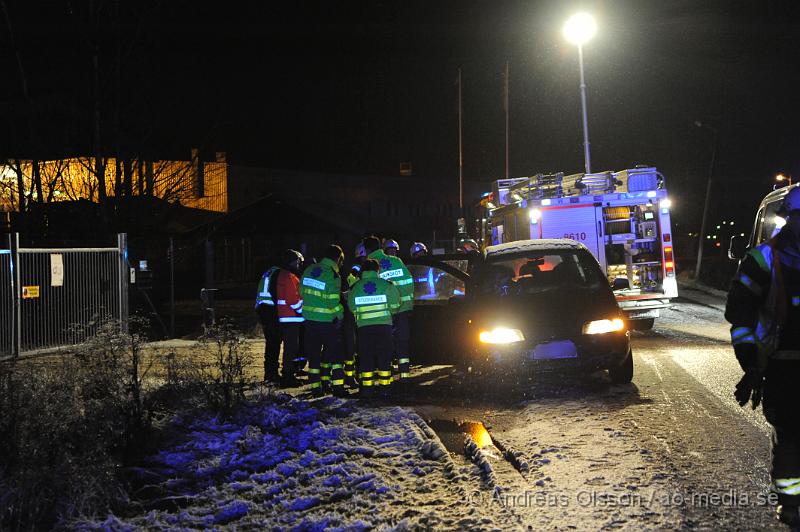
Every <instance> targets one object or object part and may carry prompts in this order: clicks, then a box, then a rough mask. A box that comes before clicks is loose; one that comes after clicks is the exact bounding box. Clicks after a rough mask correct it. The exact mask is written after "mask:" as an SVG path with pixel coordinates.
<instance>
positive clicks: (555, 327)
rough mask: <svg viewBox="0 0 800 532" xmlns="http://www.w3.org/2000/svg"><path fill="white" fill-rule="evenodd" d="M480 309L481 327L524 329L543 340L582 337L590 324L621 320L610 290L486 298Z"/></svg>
mask: <svg viewBox="0 0 800 532" xmlns="http://www.w3.org/2000/svg"><path fill="white" fill-rule="evenodd" d="M477 309H478V310H477V311H476V316H475V319H476V322H477V323H478V324H479V325H480V326H481V327H485V328H494V327H510V328H514V329H520V330H521V331H522V332H523V334H524V335H525V338H526V339H539V340H541V339H549V338H564V337H571V336H575V335H580V334H581V330H582V328H583V325H584V324H585V323H586V322H588V321H592V320H599V319H611V318H616V317H620V310H619V306H618V305H617V302H616V301H615V300H614V296H613V295H612V293H611V291H610V290H609V291H608V293H605V292H603V291H599V290H596V289H581V288H575V289H567V288H564V289H554V290H548V291H543V292H539V293H536V294H525V295H515V296H506V297H492V298H485V299H484V300H482V301H480V302H479V304H478V306H477Z"/></svg>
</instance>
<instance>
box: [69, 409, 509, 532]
mask: <svg viewBox="0 0 800 532" xmlns="http://www.w3.org/2000/svg"><path fill="white" fill-rule="evenodd" d="M175 427H176V430H177V432H176V437H175V439H174V442H173V444H172V445H170V446H169V447H168V448H166V449H164V450H163V451H162V452H160V453H158V454H157V455H155V456H153V457H152V458H151V459H150V460H149V461H148V463H146V464H145V465H144V466H143V467H142V468H140V469H138V470H136V471H135V472H134V473H135V474H136V476H137V477H138V479H139V483H140V487H139V488H138V490H137V492H136V493H134V494H133V498H134V503H133V504H132V512H131V514H130V515H129V516H127V517H124V516H109V517H108V519H106V520H105V521H104V522H98V523H93V524H92V523H86V524H85V525H84V528H87V529H92V528H94V529H100V528H104V529H113V530H124V529H134V528H143V527H144V528H148V529H174V528H186V527H189V528H206V527H223V526H226V525H227V526H228V527H236V528H249V529H262V528H263V529H285V530H322V529H331V530H337V529H339V530H366V529H382V528H396V529H400V530H402V529H424V528H442V527H443V528H454V527H460V528H470V529H476V528H482V529H492V528H499V529H508V528H514V527H518V526H520V522H519V519H518V518H517V517H516V516H515V515H513V514H512V513H510V512H508V511H504V510H502V509H501V511H497V509H496V508H495V509H492V510H491V511H487V510H485V509H482V508H480V507H478V506H477V505H474V504H468V503H467V499H468V497H469V495H470V494H471V493H473V491H474V489H475V487H476V486H479V485H480V483H481V482H482V477H481V471H480V470H479V468H478V467H477V466H475V465H473V464H471V463H465V464H462V465H461V466H457V465H456V464H455V463H454V462H453V461H452V459H451V457H450V455H449V454H448V453H447V451H446V450H445V448H444V447H443V446H442V443H441V441H440V440H439V439H438V437H437V436H436V435H435V433H433V431H431V429H430V428H429V427H428V426H427V425H426V424H425V422H424V421H423V420H422V419H421V418H420V417H419V416H418V415H417V414H416V413H414V412H413V411H412V410H409V409H405V408H399V407H381V408H365V407H363V406H360V405H358V403H356V402H355V401H345V400H341V399H334V398H326V399H320V400H316V401H311V402H309V401H306V400H303V399H299V398H295V397H292V396H290V395H286V394H273V395H268V396H267V397H265V398H264V399H263V400H261V401H260V402H258V403H256V404H252V405H250V406H248V407H246V408H243V409H242V411H241V412H240V413H239V414H238V415H237V416H236V417H235V418H233V419H231V420H229V421H228V422H221V421H219V420H217V419H215V418H212V417H204V418H196V419H186V420H177V422H176V424H175Z"/></svg>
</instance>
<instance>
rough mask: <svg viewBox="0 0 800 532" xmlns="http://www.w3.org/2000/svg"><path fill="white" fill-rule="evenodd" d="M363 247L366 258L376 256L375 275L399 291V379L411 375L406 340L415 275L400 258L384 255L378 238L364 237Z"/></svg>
mask: <svg viewBox="0 0 800 532" xmlns="http://www.w3.org/2000/svg"><path fill="white" fill-rule="evenodd" d="M364 248H365V250H366V252H367V258H368V259H375V260H376V261H377V262H378V266H379V267H380V270H379V272H378V276H379V277H380V278H381V279H384V280H386V281H390V282H391V283H392V284H394V285H395V286H396V287H397V291H398V292H399V293H400V308H399V309H398V311H397V314H395V316H394V329H393V332H392V335H393V337H394V347H395V356H396V357H397V366H398V373H399V377H400V380H401V381H404V380H405V379H408V378H409V377H411V367H410V366H411V355H410V353H409V351H410V349H409V347H410V346H409V343H410V337H411V328H410V327H411V324H410V317H411V311H412V310H413V308H414V278H413V277H411V273H410V272H409V271H408V268H406V266H405V264H403V261H402V260H401V259H400V258H399V257H393V256H390V255H387V254H386V253H385V252H384V251H383V250H382V249H381V242H380V240H378V238H377V237H374V236H370V237H367V238H365V239H364Z"/></svg>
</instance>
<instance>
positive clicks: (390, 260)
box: [367, 249, 414, 312]
mask: <svg viewBox="0 0 800 532" xmlns="http://www.w3.org/2000/svg"><path fill="white" fill-rule="evenodd" d="M367 258H369V259H375V260H376V261H378V264H380V270H379V271H378V275H379V276H380V278H381V279H384V280H386V281H391V283H392V284H394V285H395V286H396V287H397V291H398V292H400V309H399V310H398V312H407V311H409V310H412V309H413V308H414V278H413V277H412V276H411V272H409V271H408V268H406V265H405V264H403V261H402V260H401V259H400V258H399V257H393V256H391V255H387V254H386V253H384V252H383V250H381V249H379V250H377V251H373V252H372V253H370V254H369V255H368V256H367Z"/></svg>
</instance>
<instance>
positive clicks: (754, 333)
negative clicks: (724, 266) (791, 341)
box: [725, 238, 786, 369]
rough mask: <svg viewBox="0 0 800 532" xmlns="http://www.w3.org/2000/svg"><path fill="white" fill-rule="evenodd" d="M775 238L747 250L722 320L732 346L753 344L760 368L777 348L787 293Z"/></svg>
mask: <svg viewBox="0 0 800 532" xmlns="http://www.w3.org/2000/svg"><path fill="white" fill-rule="evenodd" d="M775 246H776V239H775V238H773V239H770V240H769V241H768V242H765V243H764V244H761V245H759V246H756V247H754V248H751V249H749V250H748V251H747V254H746V255H745V258H744V260H742V264H741V265H740V266H739V270H738V272H737V273H736V276H735V277H734V279H733V282H732V283H731V289H730V292H729V293H728V302H727V305H726V308H725V318H726V319H727V320H728V321H729V322H730V323H731V343H732V344H733V345H734V346H736V345H739V344H748V343H749V344H754V345H756V347H757V348H758V353H759V359H760V360H759V366H762V369H763V367H765V366H766V362H767V360H768V359H769V358H770V357H772V356H773V355H774V354H775V352H776V351H777V349H778V343H779V341H780V333H781V325H782V324H783V321H784V319H785V316H786V293H785V286H784V284H783V277H782V274H781V261H780V259H778V260H775V259H776V257H777V255H778V252H777V251H776V248H775Z"/></svg>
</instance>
